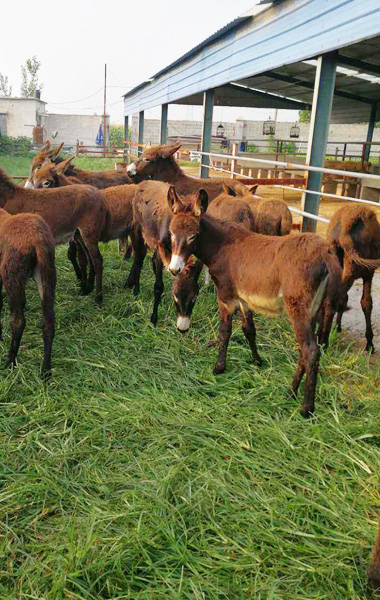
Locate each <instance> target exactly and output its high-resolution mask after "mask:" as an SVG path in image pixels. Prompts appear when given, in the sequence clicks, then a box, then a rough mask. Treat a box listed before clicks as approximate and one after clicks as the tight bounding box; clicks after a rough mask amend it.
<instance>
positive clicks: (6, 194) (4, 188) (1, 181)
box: [0, 169, 17, 206]
mask: <svg viewBox="0 0 380 600" xmlns="http://www.w3.org/2000/svg"><path fill="white" fill-rule="evenodd" d="M16 189H17V186H16V185H15V184H14V183H13V181H11V180H10V179H9V177H8V176H7V175H6V174H5V173H3V172H2V171H1V169H0V206H4V204H5V202H6V201H7V200H9V199H10V198H12V197H13V196H14V194H15V191H16Z"/></svg>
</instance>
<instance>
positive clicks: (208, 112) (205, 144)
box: [200, 90, 214, 178]
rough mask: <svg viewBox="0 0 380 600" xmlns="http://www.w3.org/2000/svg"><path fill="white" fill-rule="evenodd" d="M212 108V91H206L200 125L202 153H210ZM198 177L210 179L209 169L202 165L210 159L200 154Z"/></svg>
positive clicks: (208, 162) (206, 163) (207, 163)
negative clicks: (200, 163) (200, 164)
mask: <svg viewBox="0 0 380 600" xmlns="http://www.w3.org/2000/svg"><path fill="white" fill-rule="evenodd" d="M213 108H214V90H207V91H206V92H204V94H203V124H202V145H201V150H202V152H211V133H212V112H213ZM201 161H202V166H201V172H200V176H201V177H202V178H204V177H210V174H209V169H208V168H207V167H206V166H203V165H209V164H210V157H209V156H204V155H203V154H201Z"/></svg>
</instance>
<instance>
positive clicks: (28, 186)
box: [24, 179, 34, 190]
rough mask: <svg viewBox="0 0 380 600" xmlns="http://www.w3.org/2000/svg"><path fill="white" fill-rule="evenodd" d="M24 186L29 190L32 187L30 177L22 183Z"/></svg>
mask: <svg viewBox="0 0 380 600" xmlns="http://www.w3.org/2000/svg"><path fill="white" fill-rule="evenodd" d="M24 188H28V189H29V190H31V189H33V188H34V185H33V183H32V182H31V181H30V179H27V180H26V181H25V183H24Z"/></svg>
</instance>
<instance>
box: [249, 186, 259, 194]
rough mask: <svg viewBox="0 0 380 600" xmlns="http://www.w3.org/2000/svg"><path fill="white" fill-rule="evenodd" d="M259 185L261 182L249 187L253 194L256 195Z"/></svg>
mask: <svg viewBox="0 0 380 600" xmlns="http://www.w3.org/2000/svg"><path fill="white" fill-rule="evenodd" d="M258 187H259V184H258V183H256V184H255V185H253V186H252V187H250V188H248V189H249V191H250V193H251V194H253V195H255V194H256V190H257V188H258Z"/></svg>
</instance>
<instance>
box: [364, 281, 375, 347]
mask: <svg viewBox="0 0 380 600" xmlns="http://www.w3.org/2000/svg"><path fill="white" fill-rule="evenodd" d="M372 279H373V272H368V274H367V275H365V276H364V277H363V294H362V298H361V305H362V310H363V313H364V316H365V323H366V329H365V337H366V340H367V345H366V347H365V349H366V352H370V353H371V354H372V353H373V352H375V347H374V345H373V341H372V340H373V331H372V323H371V313H372V295H371V287H372Z"/></svg>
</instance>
